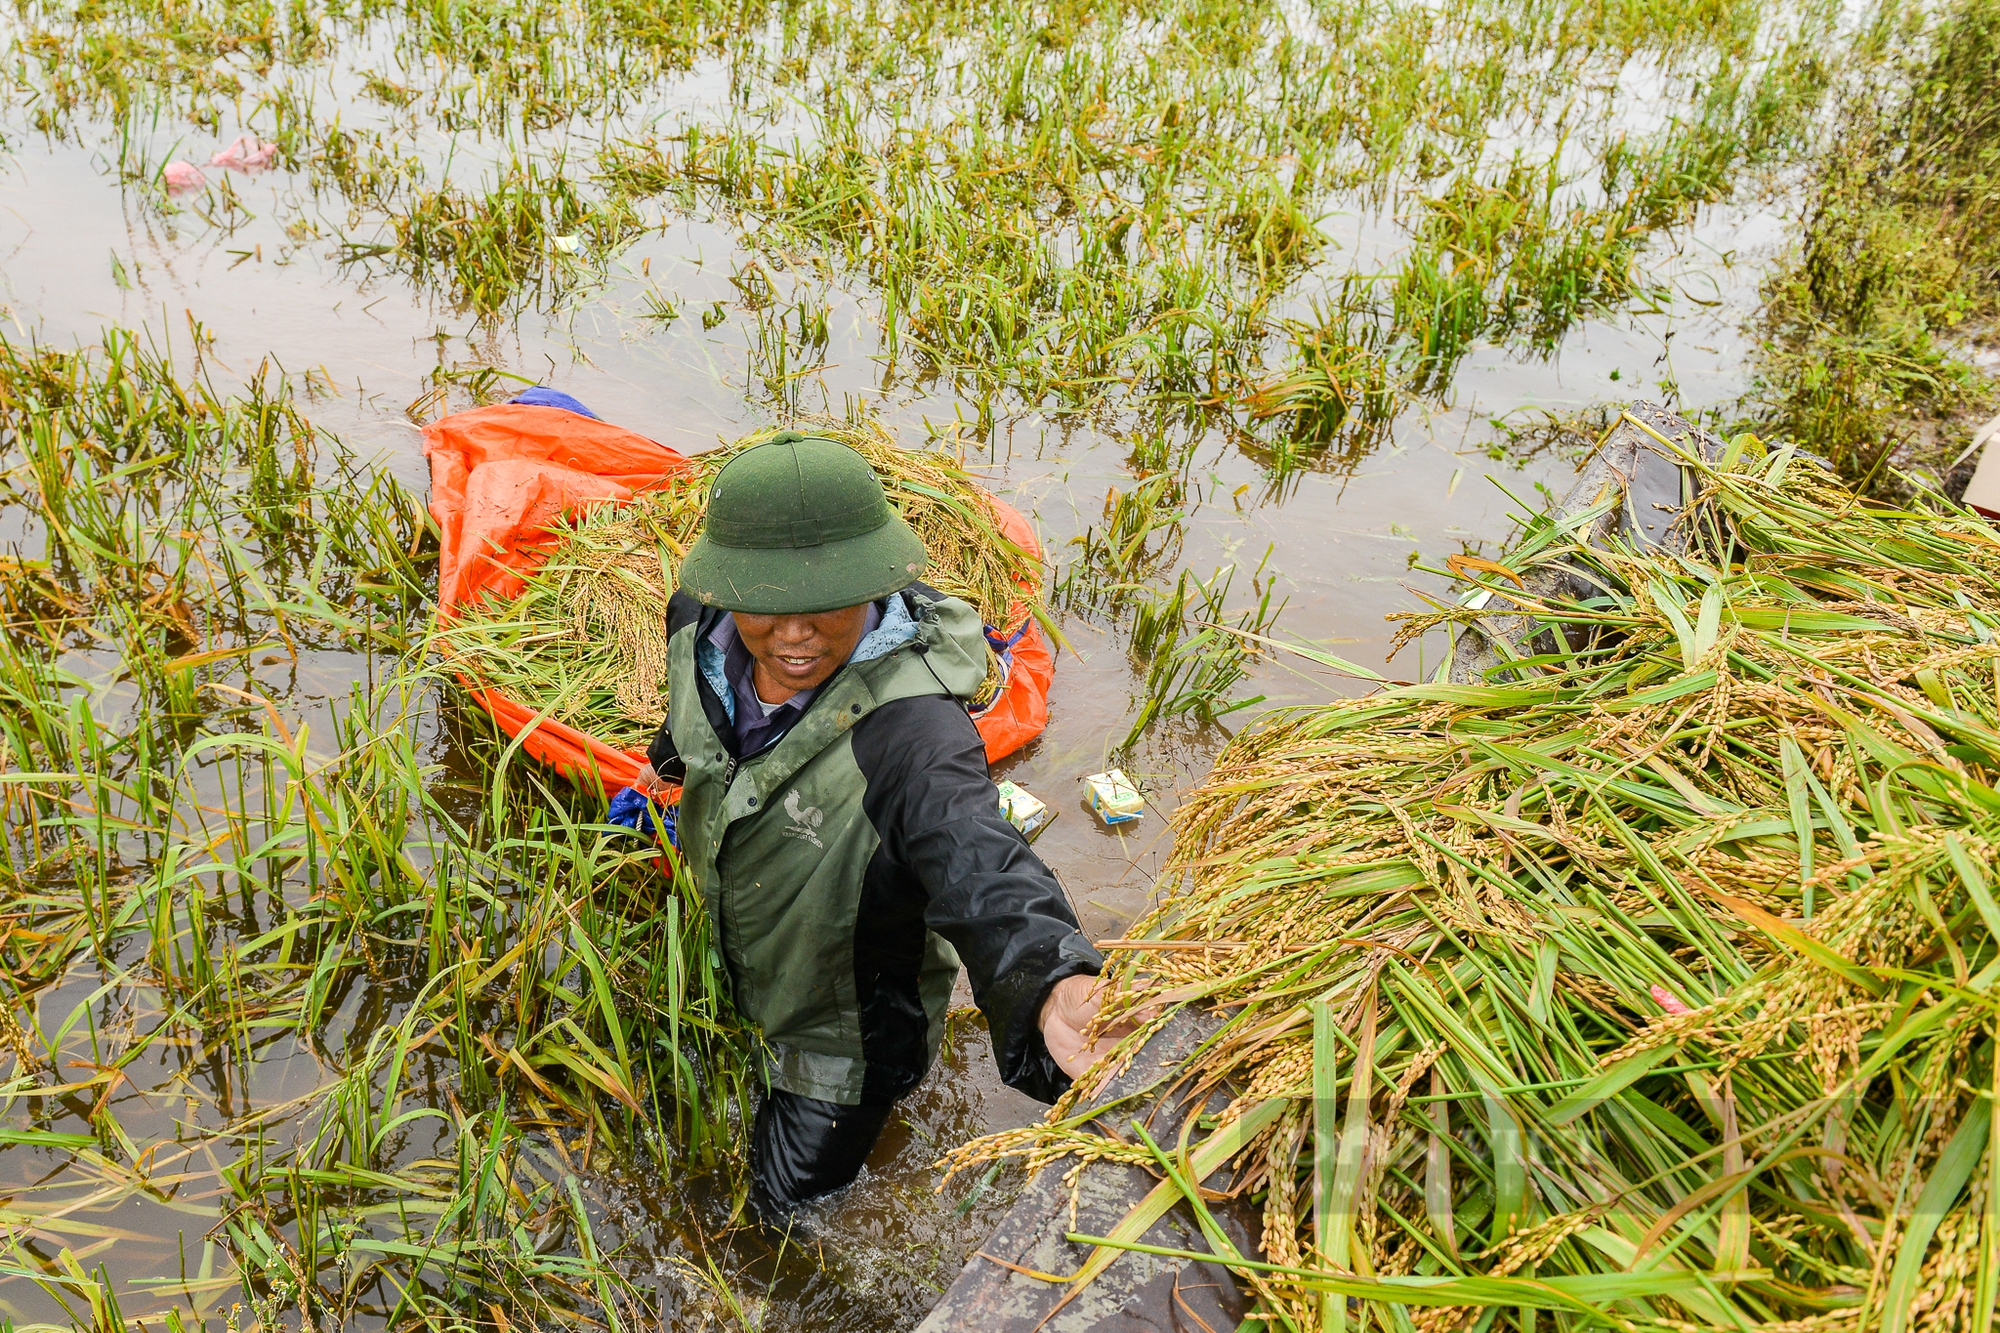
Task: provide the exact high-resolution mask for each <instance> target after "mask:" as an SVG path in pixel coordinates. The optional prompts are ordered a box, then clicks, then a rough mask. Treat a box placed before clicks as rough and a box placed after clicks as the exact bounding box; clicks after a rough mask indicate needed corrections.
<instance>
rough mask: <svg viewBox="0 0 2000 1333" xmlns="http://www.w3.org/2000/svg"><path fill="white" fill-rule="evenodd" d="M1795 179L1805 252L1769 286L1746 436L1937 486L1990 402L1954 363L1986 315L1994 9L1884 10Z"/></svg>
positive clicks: (1998, 295) (1996, 208) (1974, 3)
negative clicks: (1771, 437)
mask: <svg viewBox="0 0 2000 1333" xmlns="http://www.w3.org/2000/svg"><path fill="white" fill-rule="evenodd" d="M1864 37H1865V45H1866V46H1869V47H1874V48H1878V49H1879V53H1880V54H1879V56H1878V57H1877V59H1876V61H1875V62H1873V64H1872V67H1869V66H1864V69H1867V70H1868V72H1867V73H1865V74H1864V75H1862V76H1860V77H1857V78H1856V79H1855V80H1854V82H1853V83H1852V84H1851V85H1850V86H1849V87H1848V88H1846V89H1845V90H1844V92H1843V95H1842V97H1841V98H1840V100H1839V102H1838V105H1837V106H1836V107H1835V109H1834V114H1833V116H1832V117H1831V120H1832V125H1831V128H1830V131H1829V133H1828V136H1827V142H1826V144H1825V147H1824V149H1823V151H1822V153H1821V154H1820V156H1819V157H1818V159H1817V160H1816V161H1815V163H1814V165H1813V168H1812V174H1811V179H1810V181H1809V182H1808V188H1807V199H1808V206H1807V211H1806V213H1805V215H1804V217H1803V219H1802V225H1801V239H1800V242H1799V245H1798V248H1797V249H1796V251H1795V252H1794V253H1793V254H1792V256H1791V257H1790V258H1789V261H1788V262H1787V263H1786V264H1784V265H1783V266H1781V267H1780V268H1779V270H1778V271H1777V272H1776V273H1774V274H1773V275H1772V276H1771V278H1770V279H1768V280H1767V282H1766V284H1765V292H1764V295H1765V308H1764V313H1763V317H1762V320H1763V333H1764V336H1765V342H1764V349H1763V356H1762V361H1761V364H1760V366H1759V372H1760V383H1759V385H1758V386H1757V388H1756V389H1755V391H1754V392H1753V394H1752V396H1751V400H1750V408H1751V415H1752V418H1753V420H1754V422H1755V424H1756V425H1757V428H1758V429H1759V430H1760V431H1763V432H1764V433H1766V434H1782V435H1784V436H1786V437H1789V438H1794V439H1797V440H1800V441H1801V442H1803V443H1804V444H1806V445H1807V447H1809V448H1812V449H1814V450H1816V451H1818V452H1820V453H1821V454H1823V455H1824V456H1826V457H1827V458H1830V459H1832V460H1833V462H1834V463H1835V465H1836V466H1837V467H1839V468H1840V470H1841V471H1842V473H1843V474H1844V475H1846V476H1848V477H1850V478H1852V479H1854V480H1856V481H1857V482H1859V483H1861V484H1862V485H1863V486H1864V487H1872V488H1877V489H1881V490H1883V491H1885V492H1887V493H1890V494H1896V493H1906V492H1907V491H1908V489H1909V487H1910V486H1911V485H1912V484H1916V485H1919V486H1921V485H1922V484H1924V483H1923V481H1922V479H1919V480H1917V481H1916V482H1914V483H1913V482H1912V481H1910V480H1906V479H1905V478H1904V477H1903V476H1901V475H1899V474H1900V473H1902V472H1905V471H1918V472H1921V473H1922V474H1923V476H1924V477H1927V478H1928V479H1929V481H1930V482H1931V484H1933V485H1935V484H1937V482H1938V481H1939V479H1941V478H1942V477H1943V476H1944V475H1945V473H1946V472H1947V471H1948V470H1949V467H1950V465H1951V463H1952V461H1953V458H1954V457H1955V456H1956V455H1957V454H1958V453H1959V452H1960V450H1961V448H1962V447H1963V445H1964V443H1965V439H1964V436H1965V434H1966V433H1967V432H1966V430H1965V429H1964V428H1963V425H1964V422H1963V418H1964V416H1965V414H1967V413H1968V412H1969V411H1972V410H1978V411H1981V412H1984V411H1990V410H1991V407H1992V406H1993V403H1994V399H1995V394H1994V389H1993V385H1992V382H1991V380H1990V378H1989V377H1988V376H1986V375H1983V374H1980V373H1979V372H1977V371H1975V370H1974V369H1973V367H1972V366H1971V365H1969V364H1968V358H1969V355H1970V353H1971V352H1972V350H1973V349H1974V347H1975V346H1976V345H1977V344H1978V343H1979V342H1983V341H1990V340H1991V338H1992V336H1993V331H1994V319H1995V316H1996V315H2000V220H1996V219H2000V73H1996V70H1995V67H1994V63H1993V59H1992V51H1993V45H1994V42H1995V41H1996V40H2000V5H1996V4H1994V3H1993V0H1949V3H1945V4H1941V5H1939V6H1938V7H1937V8H1936V9H1935V10H1930V11H1924V10H1918V11H1913V12H1905V11H1903V10H1900V9H1897V8H1895V7H1885V8H1883V9H1882V10H1880V11H1879V12H1878V13H1877V14H1876V15H1875V18H1874V23H1873V26H1872V27H1871V28H1870V29H1869V30H1868V31H1867V32H1866V33H1865V34H1864Z"/></svg>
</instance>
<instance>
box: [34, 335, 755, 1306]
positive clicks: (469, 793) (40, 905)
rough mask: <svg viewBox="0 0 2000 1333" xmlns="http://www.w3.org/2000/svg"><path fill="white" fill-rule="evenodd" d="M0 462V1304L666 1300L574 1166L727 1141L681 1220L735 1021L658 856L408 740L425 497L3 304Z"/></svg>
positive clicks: (412, 727)
mask: <svg viewBox="0 0 2000 1333" xmlns="http://www.w3.org/2000/svg"><path fill="white" fill-rule="evenodd" d="M0 459H4V468H3V469H0V514H4V516H5V521H6V522H7V523H8V525H9V530H10V533H11V535H12V539H13V541H14V543H15V545H16V549H17V550H20V549H22V548H26V550H27V551H33V552H35V554H33V555H28V554H25V553H24V554H23V555H22V556H20V557H18V558H16V559H14V560H12V561H11V562H10V563H9V564H8V565H7V566H5V568H4V571H0V579H3V580H4V585H5V589H6V603H7V606H8V620H7V623H6V625H5V627H4V630H0V888H3V889H4V892H0V1000H3V1001H4V1005H3V1006H0V1014H4V1015H5V1018H4V1021H0V1045H4V1048H5V1050H4V1053H0V1061H4V1062H5V1064H6V1066H8V1068H7V1069H6V1072H5V1077H4V1080H0V1173H4V1175H5V1177H6V1182H7V1183H6V1188H5V1193H6V1196H7V1197H6V1200H5V1203H4V1205H0V1213H4V1222H5V1233H6V1240H5V1244H6V1247H7V1259H6V1263H7V1267H8V1271H9V1273H10V1274H11V1275H12V1277H11V1278H10V1283H11V1284H12V1285H10V1287H9V1288H8V1289H7V1291H6V1292H5V1294H4V1295H0V1315H4V1317H5V1318H6V1319H8V1320H9V1321H11V1322H12V1323H13V1324H14V1326H16V1327H24V1328H25V1327H34V1326H46V1325H45V1324H42V1323H40V1321H41V1320H42V1319H46V1318H47V1317H48V1316H49V1315H51V1314H54V1313H55V1312H57V1311H64V1312H66V1313H67V1317H68V1318H69V1319H70V1320H71V1321H73V1322H74V1323H75V1324H76V1326H78V1327H83V1326H91V1327H96V1328H99V1329H106V1328H118V1327H124V1326H126V1325H125V1321H126V1320H144V1321H148V1322H150V1323H153V1324H154V1325H155V1326H157V1325H158V1323H159V1321H161V1320H162V1319H164V1320H165V1322H166V1326H168V1327H175V1328H195V1327H201V1326H204V1324H205V1321H206V1320H208V1319H215V1318H218V1317H220V1319H221V1322H222V1323H223V1324H225V1325H226V1326H227V1327H230V1328H239V1327H262V1328H266V1329H274V1328H277V1327H281V1326H284V1325H285V1323H286V1321H287V1320H288V1319H289V1318H291V1317H292V1316H294V1315H296V1316H297V1317H298V1318H299V1319H300V1320H302V1321H304V1322H306V1323H308V1324H317V1325H321V1326H332V1325H340V1326H349V1325H351V1324H354V1323H356V1322H357V1321H358V1322H362V1323H386V1324H406V1323H422V1324H425V1325H426V1326H429V1327H447V1326H448V1327H460V1328H463V1327H470V1326H472V1325H474V1324H488V1323H490V1324H492V1325H493V1326H496V1327H502V1328H505V1327H520V1326H548V1325H554V1324H561V1325H564V1326H577V1325H596V1326H605V1327H612V1328H624V1327H632V1326H638V1325H642V1324H646V1323H649V1322H651V1321H654V1320H657V1319H658V1318H660V1317H661V1309H662V1306H661V1302H662V1300H663V1299H666V1298H667V1296H670V1295H671V1293H670V1292H669V1293H667V1294H666V1295H663V1293H662V1292H661V1291H659V1290H657V1289H656V1290H644V1289H641V1288H639V1287H637V1286H635V1285H634V1284H633V1283H632V1282H631V1281H630V1280H629V1278H628V1277H626V1276H624V1275H623V1274H624V1271H625V1270H624V1269H623V1268H622V1267H621V1266H620V1265H618V1264H616V1263H614V1262H613V1258H614V1256H613V1254H612V1253H611V1250H612V1247H613V1245H614V1243H615V1242H614V1241H613V1240H611V1239H610V1238H608V1237H606V1236H605V1235H603V1234H602V1229H603V1227H604V1211H603V1206H602V1202H601V1200H599V1199H597V1197H596V1195H597V1186H595V1185H594V1184H588V1183H586V1182H587V1180H588V1177H587V1176H586V1175H585V1174H584V1173H585V1172H587V1171H588V1169H589V1164H590V1161H591V1159H592V1156H593V1154H595V1155H596V1156H597V1157H598V1158H599V1159H600V1160H601V1159H603V1158H605V1157H606V1156H611V1157H618V1156H626V1157H631V1158H634V1159H636V1160H639V1161H644V1160H646V1159H648V1158H650V1159H652V1160H653V1161H654V1162H655V1163H656V1164H657V1165H658V1166H665V1165H666V1164H668V1163H672V1164H673V1169H674V1170H676V1171H678V1172H681V1173H690V1172H703V1171H707V1172H712V1173H716V1174H719V1175H720V1176H721V1178H722V1179H723V1181H724V1182H725V1183H724V1187H723V1190H722V1194H721V1198H722V1200H723V1201H724V1202H723V1203H722V1205H721V1207H722V1212H721V1214H720V1215H719V1216H717V1217H713V1218H694V1217H689V1218H684V1219H679V1221H678V1226H679V1227H681V1228H683V1229H684V1230H685V1232H686V1234H687V1236H688V1237H689V1252H690V1253H703V1252H705V1247H706V1246H707V1245H708V1244H709V1243H710V1242H709V1241H708V1240H707V1239H706V1236H707V1234H708V1233H709V1232H713V1231H718V1230H720V1229H721V1228H723V1227H724V1226H726V1224H727V1222H728V1214H729V1205H728V1202H727V1201H728V1200H729V1198H730V1197H731V1195H730V1191H729V1188H728V1184H727V1182H728V1181H729V1180H731V1179H732V1178H733V1173H734V1172H735V1170H736V1167H737V1163H738V1160H739V1157H738V1154H739V1148H738V1128H739V1126H741V1125H742V1124H743V1123H745V1113H746V1111H747V1102H746V1099H747V1098H748V1095H749V1084H748V1080H749V1079H750V1078H751V1077H753V1074H752V1064H751V1062H750V1060H749V1059H748V1055H749V1050H748V1045H749V1039H748V1038H747V1037H746V1036H745V1035H744V1034H743V1033H742V1032H741V1030H740V1029H739V1028H738V1026H737V1024H736V1022H735V1019H734V1018H733V1016H732V1014H731V1011H730V1009H729V1005H728V1001H727V999H726V998H725V989H724V986H723V984H722V980H721V977H720V974H719V972H718V970H717V965H716V963H715V962H714V954H713V952H712V950H711V947H710V944H709V939H708V927H707V925H706V921H705V918H704V915H703V912H702V908H701V905H700V899H699V896H698V895H696V894H694V893H692V892H691V891H690V889H689V886H687V885H686V884H684V883H682V882H680V881H679V880H678V879H676V878H674V877H672V876H662V875H660V874H659V873H658V872H657V869H656V863H655V860H654V858H653V857H652V856H651V855H650V854H648V855H640V854H636V853H634V852H632V851H630V850H628V849H627V846H628V845H627V844H626V843H624V842H623V841H621V840H620V839H619V838H618V837H616V836H615V835H614V833H613V831H612V830H610V829H608V828H605V827H604V826H601V825H597V824H595V823H594V822H593V821H594V819H595V818H596V817H597V816H596V812H595V811H594V810H592V809H588V808H579V807H577V806H575V805H573V804H571V803H570V802H569V800H568V798H567V797H565V796H562V795H561V794H559V793H555V792H550V791H547V790H544V789H542V788H541V787H540V786H539V785H538V784H537V783H536V782H535V781H534V779H533V776H532V775H531V774H527V773H524V772H522V771H521V768H520V766H519V765H518V764H516V763H514V762H513V756H512V752H511V751H497V752H495V753H494V754H493V755H492V757H491V759H490V760H489V761H488V762H489V763H490V768H484V770H483V771H481V772H480V773H479V775H478V777H477V780H475V781H472V782H466V781H464V780H463V779H461V778H456V777H453V776H451V775H449V774H446V773H443V772H441V771H440V770H439V767H438V765H437V763H436V762H435V760H434V759H433V758H431V756H432V755H433V754H434V753H435V751H436V737H435V735H434V734H433V733H434V732H435V730H436V727H437V719H438V717H439V713H438V709H437V703H436V698H435V695H436V693H437V692H438V690H439V689H440V687H441V684H440V682H436V681H433V680H432V679H431V678H430V677H429V676H428V674H427V673H426V672H425V671H424V670H423V669H421V668H420V667H417V666H413V665H411V664H410V662H409V660H408V655H409V654H410V652H411V649H412V645H411V643H410V642H409V641H408V640H407V639H406V638H405V634H406V627H408V626H410V625H412V624H413V623H415V622H416V620H417V619H418V618H419V617H420V616H421V614H422V609H423V607H424V605H425V600H426V598H427V596H428V593H427V591H426V579H427V577H428V570H427V564H428V559H429V557H428V554H427V552H428V551H429V550H430V549H431V548H430V546H429V539H428V536H427V528H426V519H425V516H424V513H423V510H422V507H421V506H420V504H419V503H418V501H417V500H416V498H415V497H414V496H411V495H409V494H408V493H407V492H405V491H403V490H402V489H401V488H400V487H398V486H397V485H396V484H395V483H394V482H393V481H392V480H391V479H389V478H388V477H386V476H385V475H383V474H380V473H377V472H375V471H373V470H372V469H369V468H366V467H363V466H361V465H360V464H359V463H358V462H357V461H356V460H353V459H351V458H348V457H346V456H345V455H344V454H343V453H342V452H341V451H340V450H339V448H338V446H337V442H335V441H333V440H331V439H330V438H329V437H327V436H326V435H324V434H323V433H322V432H320V431H319V430H318V429H317V428H315V427H314V426H313V425H312V424H311V423H310V422H309V421H308V420H307V419H306V418H305V417H303V416H302V415H300V413H299V410H298V407H297V405H296V403H295V402H294V401H293V399H292V397H291V395H290V393H289V390H288V389H287V387H286V386H285V382H284V380H283V378H282V377H281V376H278V375H275V374H272V375H267V376H260V377H258V378H256V379H254V380H253V381H252V382H251V385H250V387H249V390H248V393H247V395H246V396H243V397H226V396H223V395H221V394H219V393H217V392H216V391H215V390H214V389H213V388H212V387H211V386H210V384H209V382H208V380H207V378H206V376H205V375H204V374H203V373H202V372H200V371H199V370H198V369H197V370H194V371H183V370H180V369H178V368H177V367H175V366H174V365H172V364H171V363H169V362H167V361H166V360H164V359H162V358H161V357H159V356H157V355H156V354H154V353H153V352H151V351H149V350H148V349H147V348H146V347H145V346H144V345H143V344H141V343H138V342H136V341H135V340H133V339H131V338H129V337H126V336H124V335H118V334H113V335H107V337H106V338H105V340H104V342H103V344H102V346H101V347H98V348H92V349H86V350H83V351H79V352H57V351H50V350H42V349H37V348H34V347H23V346H17V345H14V344H10V343H0ZM474 743H475V744H485V742H479V741H477V740H476V738H475V740H474ZM587 1192H588V1194H589V1195H590V1199H589V1200H587V1199H586V1193H587ZM737 1197H738V1198H740V1195H739V1196H737ZM161 1209H164V1210H166V1211H167V1212H169V1213H171V1214H173V1215H174V1221H173V1222H171V1223H169V1224H168V1225H167V1226H166V1228H165V1230H164V1231H162V1230H161V1228H160V1224H159V1221H158V1220H157V1218H155V1217H154V1215H153V1214H154V1213H155V1212H157V1211H158V1210H161ZM177 1229H178V1236H179V1239H178V1241H176V1230H177ZM114 1246H117V1247H120V1252H119V1253H116V1254H114V1253H113V1247H114ZM176 1250H178V1253H176ZM135 1269H136V1270H138V1271H139V1272H140V1273H142V1274H144V1275H145V1277H146V1279H147V1280H146V1281H144V1282H141V1283H137V1284H135V1283H133V1282H132V1274H133V1272H134V1270H135ZM176 1274H177V1276H176ZM23 1284H30V1285H32V1286H33V1287H36V1288H39V1289H40V1291H41V1293H43V1297H44V1300H43V1303H42V1304H41V1305H40V1306H37V1304H36V1303H35V1302H34V1301H32V1300H30V1299H28V1297H27V1296H26V1294H25V1292H26V1287H25V1286H24V1285H23ZM245 1303H247V1305H248V1307H249V1308H248V1310H247V1312H246V1311H244V1310H243V1309H242V1306H243V1305H244V1304H245Z"/></svg>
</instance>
